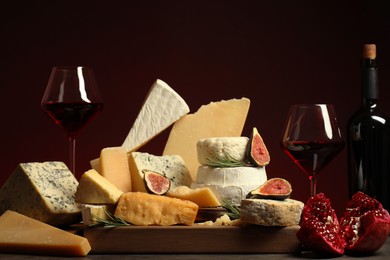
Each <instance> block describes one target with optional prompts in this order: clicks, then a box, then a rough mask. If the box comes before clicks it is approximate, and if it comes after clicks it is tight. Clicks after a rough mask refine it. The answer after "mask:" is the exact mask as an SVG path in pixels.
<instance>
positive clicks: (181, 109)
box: [122, 79, 190, 152]
mask: <svg viewBox="0 0 390 260" xmlns="http://www.w3.org/2000/svg"><path fill="white" fill-rule="evenodd" d="M188 112H190V109H189V107H188V105H187V103H186V102H185V101H184V99H183V98H182V97H181V96H179V94H177V93H176V92H175V91H174V90H173V89H172V88H171V87H170V86H169V85H168V84H167V83H165V82H164V81H162V80H160V79H157V80H156V81H155V82H154V83H153V85H152V87H151V89H150V90H149V93H148V94H147V97H146V99H145V101H144V104H143V106H142V108H141V111H140V112H139V114H138V116H137V118H136V120H135V121H134V124H133V126H132V128H131V129H130V132H129V134H128V135H127V137H126V139H125V141H124V142H123V144H122V147H124V148H125V149H126V150H127V151H128V152H131V151H135V150H137V149H138V148H139V147H141V146H142V145H144V144H145V143H147V142H148V141H149V140H151V139H152V138H153V137H154V136H156V135H157V134H159V133H161V132H162V131H163V130H165V129H166V128H168V127H169V126H170V125H172V124H173V123H174V122H176V121H177V120H178V119H179V118H180V117H182V116H184V115H185V114H187V113H188Z"/></svg>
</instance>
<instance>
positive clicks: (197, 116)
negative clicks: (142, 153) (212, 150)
mask: <svg viewBox="0 0 390 260" xmlns="http://www.w3.org/2000/svg"><path fill="white" fill-rule="evenodd" d="M249 106H250V100H249V99H248V98H241V99H230V100H222V101H220V102H211V103H210V104H208V105H204V106H201V107H200V108H199V110H198V111H197V112H195V113H194V114H188V115H185V116H183V117H182V118H181V119H179V120H178V121H177V122H176V123H175V124H174V125H173V127H172V129H171V132H170V134H169V137H168V141H167V143H166V145H165V148H164V152H163V154H164V155H173V154H177V155H180V156H181V157H182V158H183V160H184V162H185V164H186V166H187V168H188V169H189V171H190V174H191V176H192V180H196V173H197V170H198V167H199V162H198V157H197V142H198V141H199V140H200V139H203V138H209V137H226V136H228V137H236V136H241V134H242V130H243V128H244V125H245V121H246V118H247V115H248V111H249Z"/></svg>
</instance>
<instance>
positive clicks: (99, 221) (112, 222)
mask: <svg viewBox="0 0 390 260" xmlns="http://www.w3.org/2000/svg"><path fill="white" fill-rule="evenodd" d="M104 212H105V213H106V215H107V216H108V219H104V218H101V217H98V216H96V215H95V214H92V222H93V224H91V225H90V227H94V226H105V227H119V226H130V224H129V223H127V222H126V221H125V220H123V219H122V218H119V217H116V216H114V215H113V214H111V213H110V212H108V211H106V210H104Z"/></svg>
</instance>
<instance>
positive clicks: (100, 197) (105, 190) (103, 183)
mask: <svg viewBox="0 0 390 260" xmlns="http://www.w3.org/2000/svg"><path fill="white" fill-rule="evenodd" d="M122 194H123V192H122V191H121V190H119V189H118V188H117V187H116V186H115V185H114V184H112V183H111V182H109V181H108V180H107V179H106V178H104V177H103V176H102V175H100V174H99V173H98V172H97V171H95V170H94V169H91V170H89V171H86V172H85V173H83V175H81V178H80V181H79V186H78V187H77V191H76V195H75V196H76V199H75V200H76V202H78V203H83V204H115V203H117V202H118V200H119V197H120V196H121V195H122Z"/></svg>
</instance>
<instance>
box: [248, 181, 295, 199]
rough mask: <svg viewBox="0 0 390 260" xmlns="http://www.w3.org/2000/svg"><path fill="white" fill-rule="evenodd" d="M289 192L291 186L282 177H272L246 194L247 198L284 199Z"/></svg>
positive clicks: (287, 196) (288, 195) (290, 191)
mask: <svg viewBox="0 0 390 260" xmlns="http://www.w3.org/2000/svg"><path fill="white" fill-rule="evenodd" d="M291 193H292V187H291V184H290V183H289V182H288V181H287V180H285V179H283V178H272V179H269V180H267V181H266V182H265V183H263V184H262V185H261V186H260V187H258V188H256V189H254V190H252V191H251V192H250V193H249V194H248V195H247V198H251V199H276V200H284V199H287V198H289V197H290V195H291Z"/></svg>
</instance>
